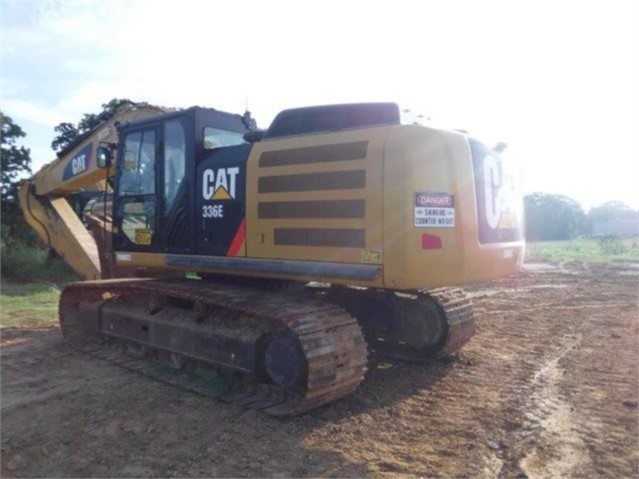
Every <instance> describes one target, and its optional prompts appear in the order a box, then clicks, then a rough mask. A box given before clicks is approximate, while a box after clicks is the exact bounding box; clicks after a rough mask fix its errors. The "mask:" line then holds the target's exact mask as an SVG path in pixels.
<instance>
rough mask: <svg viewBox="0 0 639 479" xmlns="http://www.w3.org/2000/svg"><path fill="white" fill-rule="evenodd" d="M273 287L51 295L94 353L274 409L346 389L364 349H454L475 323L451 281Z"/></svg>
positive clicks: (298, 409) (179, 285)
mask: <svg viewBox="0 0 639 479" xmlns="http://www.w3.org/2000/svg"><path fill="white" fill-rule="evenodd" d="M274 284H276V283H270V282H264V283H263V284H261V285H260V286H261V287H259V286H254V285H247V284H245V283H244V282H241V281H239V282H234V281H229V280H226V281H222V280H220V279H215V280H185V279H131V278H129V279H114V280H102V281H91V282H83V283H74V284H71V285H69V286H67V287H66V288H65V290H64V291H63V293H62V296H61V300H60V322H61V327H62V332H63V334H64V336H65V338H66V339H67V340H68V341H69V342H70V343H71V344H72V345H73V346H74V347H76V348H78V349H80V350H82V351H84V352H86V353H88V354H91V355H93V356H95V357H98V358H100V359H105V360H108V361H111V362H113V363H116V364H118V365H120V366H122V367H125V368H127V369H131V370H134V371H137V372H139V373H141V374H143V375H146V376H150V377H153V378H155V379H159V380H162V381H166V382H169V383H173V384H176V385H179V386H181V387H184V388H186V389H190V390H193V391H196V392H199V393H203V394H206V395H209V396H214V397H219V398H221V399H223V400H227V401H231V402H234V403H237V404H240V405H242V406H246V407H249V408H253V409H259V410H262V411H264V412H265V413H267V414H269V415H274V416H293V415H297V414H301V413H304V412H306V411H309V410H312V409H315V408H317V407H320V406H322V405H324V404H327V403H330V402H333V401H335V400H338V399H340V398H342V397H344V396H347V395H349V394H351V393H352V392H353V391H355V389H356V388H357V386H358V385H359V384H360V383H361V382H362V381H363V379H364V375H365V373H366V367H367V360H368V356H369V354H378V355H381V356H385V357H389V358H392V359H399V360H408V361H413V362H423V361H426V360H429V359H432V358H436V357H441V356H445V355H448V354H450V353H452V352H454V351H455V350H457V349H458V348H460V347H461V346H462V345H463V344H465V343H466V342H467V341H468V340H469V339H470V337H471V336H472V334H473V332H474V322H473V315H472V306H471V304H470V301H469V300H468V299H467V298H466V297H465V295H464V294H463V292H462V291H461V290H459V289H457V288H451V289H438V290H433V291H431V292H429V293H426V292H413V293H410V294H409V293H398V292H388V291H376V290H368V289H363V288H357V289H356V288H347V287H330V286H321V285H320V286H312V287H311V286H309V287H303V286H300V287H298V288H293V290H291V291H285V290H275V291H273V290H272V288H271V289H266V288H264V287H263V286H265V285H267V286H273V285H274ZM215 378H221V379H223V380H220V381H216V380H215Z"/></svg>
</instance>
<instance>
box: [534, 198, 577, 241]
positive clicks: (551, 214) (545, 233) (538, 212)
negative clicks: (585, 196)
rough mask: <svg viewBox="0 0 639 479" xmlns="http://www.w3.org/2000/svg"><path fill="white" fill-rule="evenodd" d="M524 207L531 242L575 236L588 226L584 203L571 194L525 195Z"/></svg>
mask: <svg viewBox="0 0 639 479" xmlns="http://www.w3.org/2000/svg"><path fill="white" fill-rule="evenodd" d="M524 209H525V215H526V239H527V240H528V241H548V240H562V239H572V238H574V237H575V236H577V235H578V234H580V233H583V232H585V231H586V228H587V221H586V215H585V214H584V211H583V209H582V208H581V205H580V204H579V203H578V202H577V201H575V200H573V199H572V198H569V197H567V196H563V195H554V194H549V193H539V192H536V193H532V194H530V195H527V196H526V197H525V198H524Z"/></svg>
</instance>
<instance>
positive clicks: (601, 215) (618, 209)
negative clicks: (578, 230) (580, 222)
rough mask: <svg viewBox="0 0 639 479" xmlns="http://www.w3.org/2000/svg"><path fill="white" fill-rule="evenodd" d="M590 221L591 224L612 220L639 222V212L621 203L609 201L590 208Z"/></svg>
mask: <svg viewBox="0 0 639 479" xmlns="http://www.w3.org/2000/svg"><path fill="white" fill-rule="evenodd" d="M588 219H589V220H590V222H591V223H594V222H596V221H611V220H639V211H637V210H633V209H632V208H630V206H628V205H627V204H625V203H622V202H621V201H608V202H606V203H604V204H602V205H599V206H595V207H594V208H590V211H589V212H588Z"/></svg>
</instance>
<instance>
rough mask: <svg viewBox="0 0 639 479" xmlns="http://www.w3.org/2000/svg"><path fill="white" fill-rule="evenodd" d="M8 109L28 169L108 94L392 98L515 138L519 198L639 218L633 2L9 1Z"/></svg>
mask: <svg viewBox="0 0 639 479" xmlns="http://www.w3.org/2000/svg"><path fill="white" fill-rule="evenodd" d="M0 9H1V10H0V26H1V33H0V35H1V36H0V109H1V110H2V112H3V113H4V114H6V115H8V116H10V117H11V118H12V119H13V120H14V122H15V123H17V124H18V125H20V126H21V127H22V129H23V130H24V131H25V133H27V137H26V138H25V139H24V145H25V146H27V147H28V148H30V149H31V157H32V160H33V169H34V171H35V170H37V169H39V168H40V167H41V166H42V165H43V164H45V163H47V162H49V161H51V160H53V159H54V158H55V154H54V153H53V151H52V150H51V148H50V144H51V141H52V139H53V138H54V136H55V134H54V131H53V128H54V126H55V125H57V124H58V123H60V122H63V121H66V122H74V123H75V122H77V121H78V120H79V119H80V118H81V117H82V116H83V114H84V113H89V112H95V113H97V112H99V111H101V105H102V104H103V103H106V102H108V101H109V100H110V99H112V98H130V99H132V100H134V101H147V102H149V103H152V104H156V105H162V106H169V107H184V108H186V107H189V106H193V105H200V106H208V107H213V108H216V109H219V110H225V111H230V112H235V113H243V112H244V110H245V107H246V104H247V103H248V108H249V110H251V112H252V114H253V116H254V117H255V118H256V119H257V122H258V125H259V126H260V127H268V125H269V123H270V121H271V120H272V119H273V117H274V116H275V115H276V114H277V113H278V112H279V111H280V110H283V109H285V108H292V107H298V106H308V105H319V104H331V103H351V102H359V101H393V102H396V103H398V104H399V105H400V107H401V108H402V109H403V110H404V109H406V110H410V112H409V113H406V115H405V118H406V119H408V120H410V119H411V118H412V117H414V116H416V115H418V114H419V115H423V117H424V118H425V120H424V121H425V122H426V124H428V125H432V126H436V127H442V128H455V129H464V130H467V131H468V132H469V133H470V134H472V135H473V136H475V137H477V138H479V139H481V140H483V141H484V142H486V143H487V144H489V145H492V144H494V143H496V142H498V141H504V142H506V143H508V145H509V147H508V150H507V155H508V156H509V157H510V158H513V159H516V160H518V161H519V162H520V164H521V169H522V181H523V187H524V192H525V193H531V192H533V191H542V192H546V193H556V194H563V195H567V196H570V197H572V198H574V199H576V200H577V201H579V202H580V203H581V204H582V206H583V207H584V209H585V210H586V211H587V210H588V209H589V208H590V207H593V206H597V205H599V204H601V203H603V202H605V201H609V200H619V201H623V202H625V203H627V204H629V205H630V206H631V207H633V208H639V2H638V1H636V0H627V1H623V0H602V1H569V0H563V1H559V0H552V1H545V0H535V1H532V0H531V1H524V0H521V1H493V0H484V1H466V0H464V1H462V0H446V1H444V0H440V1H431V0H420V1H408V0H407V1H403V0H393V1H388V0H386V1H374V0H368V1H355V0H353V1H348V2H347V1H343V0H342V1H331V0H322V1H310V0H309V1H304V2H302V1H295V2H285V1H276V0H271V1H255V2H253V1H248V0H247V1H242V2H221V1H190V0H180V1H161V0H154V1H152V0H139V1H118V0H110V1H47V0H38V1H29V0H19V1H14V0H0Z"/></svg>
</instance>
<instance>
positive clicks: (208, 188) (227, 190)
mask: <svg viewBox="0 0 639 479" xmlns="http://www.w3.org/2000/svg"><path fill="white" fill-rule="evenodd" d="M239 172H240V168H239V167H237V166H234V167H231V168H219V169H217V170H212V169H210V168H209V169H206V170H204V173H203V181H202V196H203V197H204V199H205V200H232V199H234V198H235V183H236V179H237V175H238V174H239Z"/></svg>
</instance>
